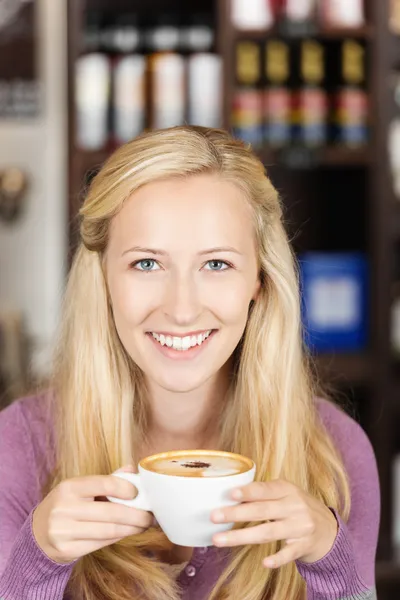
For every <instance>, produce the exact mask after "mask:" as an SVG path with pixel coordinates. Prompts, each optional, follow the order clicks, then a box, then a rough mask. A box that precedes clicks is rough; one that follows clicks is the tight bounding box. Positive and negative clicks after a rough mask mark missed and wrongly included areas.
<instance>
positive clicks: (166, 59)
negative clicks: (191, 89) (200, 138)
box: [151, 52, 185, 129]
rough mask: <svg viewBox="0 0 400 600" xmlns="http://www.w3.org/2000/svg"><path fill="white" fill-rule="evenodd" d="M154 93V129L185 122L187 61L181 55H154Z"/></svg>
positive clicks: (152, 58)
mask: <svg viewBox="0 0 400 600" xmlns="http://www.w3.org/2000/svg"><path fill="white" fill-rule="evenodd" d="M151 60H152V91H153V119H152V121H153V122H152V126H153V128H154V129H161V128H164V127H174V126H175V125H183V124H184V122H185V59H184V57H183V56H181V55H180V54H175V53H172V52H171V53H165V54H163V53H160V54H157V55H153V56H152V57H151Z"/></svg>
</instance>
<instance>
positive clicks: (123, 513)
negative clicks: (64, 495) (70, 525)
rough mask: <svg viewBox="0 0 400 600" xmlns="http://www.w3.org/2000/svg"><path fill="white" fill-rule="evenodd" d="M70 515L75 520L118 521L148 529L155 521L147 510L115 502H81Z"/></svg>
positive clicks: (91, 521) (117, 522) (70, 511)
mask: <svg viewBox="0 0 400 600" xmlns="http://www.w3.org/2000/svg"><path fill="white" fill-rule="evenodd" d="M68 517H69V518H70V519H73V520H75V521H83V522H89V523H96V522H99V523H116V524H119V525H133V526H135V527H143V528H145V529H148V528H149V527H150V526H151V525H152V523H153V515H152V514H151V513H150V512H147V511H145V510H139V509H137V508H133V507H128V506H123V505H121V504H113V503H112V502H95V503H93V504H88V503H87V502H81V503H79V504H76V505H74V506H73V507H72V508H71V509H70V510H69V511H68Z"/></svg>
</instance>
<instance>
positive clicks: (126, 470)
mask: <svg viewBox="0 0 400 600" xmlns="http://www.w3.org/2000/svg"><path fill="white" fill-rule="evenodd" d="M114 473H136V470H135V467H134V466H133V465H125V466H123V467H121V468H120V469H117V470H116V471H114Z"/></svg>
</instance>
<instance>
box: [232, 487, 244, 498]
mask: <svg viewBox="0 0 400 600" xmlns="http://www.w3.org/2000/svg"><path fill="white" fill-rule="evenodd" d="M232 498H233V499H234V500H241V499H242V498H243V492H242V490H239V489H237V490H233V492H232Z"/></svg>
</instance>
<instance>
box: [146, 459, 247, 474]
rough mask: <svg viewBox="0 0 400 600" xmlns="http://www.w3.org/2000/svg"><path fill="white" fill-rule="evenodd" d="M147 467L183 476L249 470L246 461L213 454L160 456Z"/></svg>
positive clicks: (235, 472)
mask: <svg viewBox="0 0 400 600" xmlns="http://www.w3.org/2000/svg"><path fill="white" fill-rule="evenodd" d="M146 467H147V468H148V469H150V470H151V471H156V472H157V473H164V474H165V475H176V476H183V477H226V476H228V475H235V474H237V473H241V472H243V471H247V470H248V467H247V465H246V463H243V462H242V461H240V460H239V459H236V458H233V457H228V456H218V455H212V454H210V455H198V456H196V455H193V454H188V455H187V456H182V455H180V456H175V457H174V456H171V457H165V458H159V459H157V460H154V461H152V462H151V463H148V464H147V465H146Z"/></svg>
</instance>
